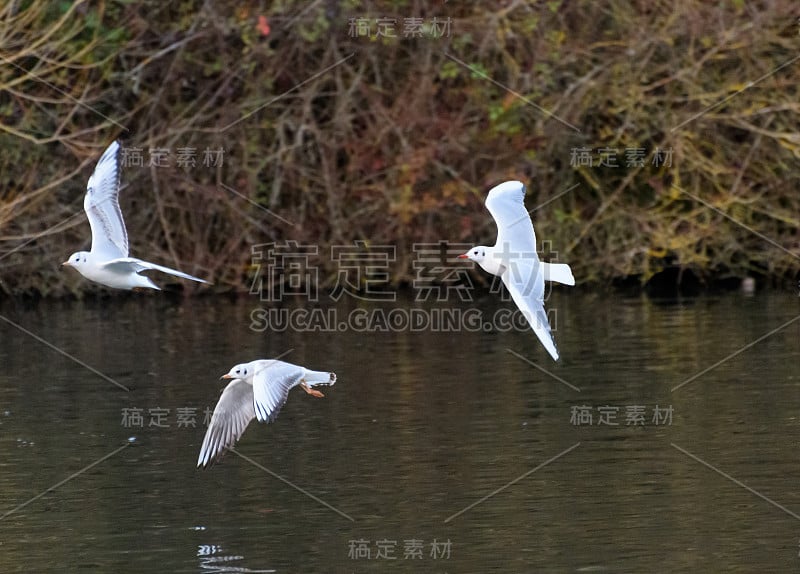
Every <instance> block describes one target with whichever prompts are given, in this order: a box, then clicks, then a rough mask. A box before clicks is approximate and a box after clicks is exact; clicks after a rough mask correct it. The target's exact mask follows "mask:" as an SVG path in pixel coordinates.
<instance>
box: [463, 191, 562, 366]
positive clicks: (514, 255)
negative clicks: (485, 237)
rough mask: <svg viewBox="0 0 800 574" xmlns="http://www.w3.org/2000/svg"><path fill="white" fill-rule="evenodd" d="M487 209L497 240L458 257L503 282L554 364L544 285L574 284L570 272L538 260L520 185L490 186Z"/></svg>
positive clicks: (531, 225)
mask: <svg viewBox="0 0 800 574" xmlns="http://www.w3.org/2000/svg"><path fill="white" fill-rule="evenodd" d="M486 207H487V209H488V210H489V213H491V214H492V217H493V218H494V221H495V223H496V224H497V241H496V242H495V244H494V246H492V247H486V246H482V245H480V246H478V247H473V248H472V249H470V250H469V251H468V252H467V253H464V254H463V255H459V258H462V259H470V260H471V261H474V262H476V263H477V264H478V265H480V266H481V267H482V268H483V270H484V271H487V272H488V273H491V274H492V275H497V276H499V277H500V278H501V279H502V280H503V284H504V285H505V286H506V289H508V292H509V293H510V294H511V298H512V299H513V300H514V303H516V305H517V307H519V310H520V311H522V314H523V315H525V318H526V319H527V321H528V324H530V326H531V328H532V329H533V332H534V333H536V336H537V337H539V340H540V341H541V342H542V345H544V348H545V349H546V350H547V352H548V353H550V356H551V357H553V359H554V360H556V361H557V360H558V350H557V349H556V345H555V342H554V341H553V335H552V332H551V329H550V323H549V321H548V320H547V313H546V312H545V310H544V282H545V281H556V282H558V283H563V284H565V285H575V278H574V277H573V276H572V270H571V269H570V268H569V265H566V264H564V263H542V262H541V261H539V256H538V254H537V253H536V233H535V232H534V230H533V222H532V221H531V217H530V214H529V213H528V212H527V211H526V210H525V186H524V185H523V184H522V182H520V181H507V182H505V183H501V184H500V185H498V186H496V187H493V188H492V189H491V191H489V195H488V196H487V197H486Z"/></svg>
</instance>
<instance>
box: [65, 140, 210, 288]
mask: <svg viewBox="0 0 800 574" xmlns="http://www.w3.org/2000/svg"><path fill="white" fill-rule="evenodd" d="M118 156H119V142H116V141H115V142H113V143H112V144H111V145H110V146H108V148H106V151H105V152H103V155H102V156H101V157H100V160H99V161H98V162H97V166H96V167H95V169H94V173H92V176H91V177H90V178H89V184H88V186H87V188H86V195H85V196H84V198H83V209H84V211H86V217H88V218H89V225H90V227H91V228H92V247H91V251H79V252H77V253H73V254H72V255H70V256H69V259H68V260H66V261H65V262H64V263H63V265H67V266H69V267H74V268H75V269H76V270H77V271H78V273H80V274H81V275H83V276H84V277H86V278H87V279H89V280H91V281H94V282H95V283H100V284H101V285H106V286H107V287H113V288H114V289H133V288H135V287H142V288H147V289H159V287H158V286H157V285H156V284H155V283H153V281H152V280H151V279H150V278H149V277H146V276H144V275H139V273H140V272H142V271H147V270H150V269H154V270H156V271H161V272H162V273H167V274H169V275H174V276H175V277H181V278H183V279H189V280H191V281H198V282H200V283H208V281H203V280H202V279H199V278H197V277H194V276H192V275H189V274H188V273H183V272H182V271H177V270H175V269H170V268H169V267H164V266H163V265H156V264H155V263H150V262H148V261H142V260H141V259H136V258H135V257H129V256H128V232H127V231H126V230H125V222H124V221H123V219H122V211H121V210H120V208H119V200H118V196H119V162H118Z"/></svg>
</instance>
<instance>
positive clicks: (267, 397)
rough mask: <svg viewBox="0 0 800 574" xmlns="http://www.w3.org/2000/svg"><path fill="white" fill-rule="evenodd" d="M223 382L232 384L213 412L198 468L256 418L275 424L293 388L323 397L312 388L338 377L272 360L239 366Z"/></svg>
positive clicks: (231, 442)
mask: <svg viewBox="0 0 800 574" xmlns="http://www.w3.org/2000/svg"><path fill="white" fill-rule="evenodd" d="M222 378H223V379H233V380H232V381H231V382H230V383H229V384H228V386H227V387H225V389H224V390H223V391H222V396H220V398H219V401H218V402H217V406H216V407H215V408H214V414H213V415H212V416H211V422H210V423H209V425H208V430H206V436H205V437H204V438H203V446H202V447H200V456H199V457H198V458H197V466H203V467H205V466H207V465H209V464H210V463H212V462H213V461H214V460H215V459H218V458H220V457H221V456H222V455H223V454H224V453H225V451H226V450H227V449H228V448H230V447H232V446H233V445H234V444H235V443H236V441H238V440H239V438H240V437H241V436H242V434H244V430H245V429H246V428H247V425H248V424H250V421H251V420H253V419H254V418H255V419H258V421H259V422H268V423H269V422H272V421H274V420H275V419H276V418H277V416H278V412H279V411H280V410H281V407H283V405H284V404H286V400H287V399H288V398H289V391H290V390H292V389H293V388H294V387H296V386H298V385H300V386H301V387H302V388H303V390H305V391H306V392H307V393H308V394H310V395H312V396H315V397H321V396H323V395H322V393H321V392H319V391H317V390H314V389H313V388H312V387H316V386H320V385H333V384H334V383H335V382H336V374H335V373H330V372H325V371H311V370H309V369H306V368H305V367H301V366H299V365H293V364H291V363H286V362H284V361H278V360H273V359H262V360H258V361H251V362H249V363H242V364H240V365H236V366H235V367H233V368H232V369H231V370H230V371H229V372H228V373H227V374H225V375H222Z"/></svg>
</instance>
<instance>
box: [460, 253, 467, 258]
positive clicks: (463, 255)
mask: <svg viewBox="0 0 800 574" xmlns="http://www.w3.org/2000/svg"><path fill="white" fill-rule="evenodd" d="M458 258H459V259H469V255H467V254H466V253H462V254H461V255H459V256H458Z"/></svg>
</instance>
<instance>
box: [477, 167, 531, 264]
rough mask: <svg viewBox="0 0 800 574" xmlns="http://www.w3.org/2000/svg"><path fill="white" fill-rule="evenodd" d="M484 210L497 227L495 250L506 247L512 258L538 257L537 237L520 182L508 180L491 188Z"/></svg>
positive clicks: (523, 188) (523, 187)
mask: <svg viewBox="0 0 800 574" xmlns="http://www.w3.org/2000/svg"><path fill="white" fill-rule="evenodd" d="M486 208H487V209H488V210H489V213H491V214H492V217H493V218H494V221H495V223H496V224H497V243H496V244H495V246H496V247H497V248H499V249H503V248H504V246H508V249H509V251H511V252H512V253H514V254H515V255H516V254H524V257H525V258H532V257H537V256H536V255H535V253H536V234H535V233H534V231H533V223H532V222H531V216H530V214H529V213H528V211H527V210H526V209H525V186H524V185H523V183H522V182H521V181H507V182H505V183H501V184H500V185H497V186H495V187H493V188H492V189H491V191H489V195H488V196H487V197H486ZM531 254H534V255H531Z"/></svg>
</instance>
